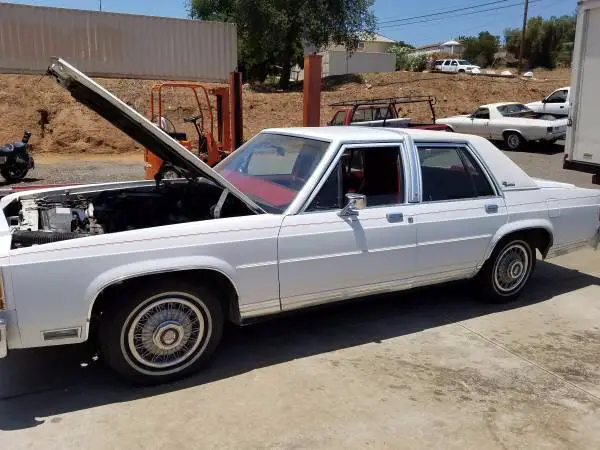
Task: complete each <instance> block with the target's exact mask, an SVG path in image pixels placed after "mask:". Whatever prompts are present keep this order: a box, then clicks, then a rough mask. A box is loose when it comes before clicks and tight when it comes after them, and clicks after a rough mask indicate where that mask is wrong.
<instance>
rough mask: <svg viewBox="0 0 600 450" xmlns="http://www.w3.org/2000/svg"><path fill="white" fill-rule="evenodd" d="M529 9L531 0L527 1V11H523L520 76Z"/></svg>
mask: <svg viewBox="0 0 600 450" xmlns="http://www.w3.org/2000/svg"><path fill="white" fill-rule="evenodd" d="M528 9H529V0H525V9H524V10H523V30H521V47H520V48H519V74H520V73H522V72H523V49H524V48H525V36H526V35H527V10H528Z"/></svg>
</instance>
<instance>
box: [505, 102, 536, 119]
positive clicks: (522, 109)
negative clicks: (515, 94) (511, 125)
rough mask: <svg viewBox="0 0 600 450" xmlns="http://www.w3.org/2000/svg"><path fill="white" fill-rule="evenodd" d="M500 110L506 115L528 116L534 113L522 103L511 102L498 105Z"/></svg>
mask: <svg viewBox="0 0 600 450" xmlns="http://www.w3.org/2000/svg"><path fill="white" fill-rule="evenodd" d="M498 112H499V113H500V114H502V115H503V116H504V117H508V116H510V117H515V116H517V117H521V116H528V115H530V114H532V113H533V111H532V110H531V109H529V108H528V107H527V106H525V105H522V104H520V103H511V104H510V105H502V106H498Z"/></svg>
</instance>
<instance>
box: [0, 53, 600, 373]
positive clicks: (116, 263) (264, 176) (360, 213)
mask: <svg viewBox="0 0 600 450" xmlns="http://www.w3.org/2000/svg"><path fill="white" fill-rule="evenodd" d="M50 72H51V73H52V74H54V76H55V77H56V78H57V79H58V81H59V82H60V83H61V85H63V86H64V87H65V88H66V89H68V90H69V91H70V92H71V94H72V95H73V97H75V98H76V99H77V100H79V101H80V102H82V103H84V104H86V105H88V106H89V107H90V108H91V109H93V110H95V111H96V112H98V113H99V114H100V115H101V116H103V117H104V118H106V119H107V120H109V121H110V122H112V123H113V124H114V125H116V126H117V127H118V128H120V129H121V130H123V131H125V132H126V133H127V134H129V135H130V136H131V137H133V138H135V139H137V140H138V141H139V142H140V143H142V144H143V145H144V146H146V147H148V148H149V149H150V150H151V151H153V152H154V153H155V154H156V155H157V156H159V157H160V158H162V159H165V160H167V161H169V162H171V163H172V164H173V165H174V166H176V167H178V168H179V170H180V171H181V173H182V174H183V175H184V176H185V178H182V179H174V180H173V179H169V180H158V181H156V182H154V181H152V182H148V181H137V182H129V183H109V184H100V185H88V186H79V187H70V188H53V189H43V190H38V191H34V192H21V193H18V194H11V195H9V196H6V197H4V198H3V199H2V200H0V207H1V208H2V210H3V212H4V214H2V215H0V230H1V231H0V266H1V272H0V273H1V276H2V280H1V283H0V286H1V287H2V288H3V289H1V290H0V292H1V294H2V296H1V297H0V349H1V351H0V356H2V357H5V356H7V354H9V353H12V351H14V350H17V349H22V348H31V347H47V346H51V345H58V344H75V343H80V342H84V341H86V340H91V339H93V340H98V343H99V347H100V349H101V354H102V356H103V357H104V358H105V359H106V361H107V362H108V364H109V365H110V366H112V367H113V368H114V369H115V370H116V371H117V372H119V373H120V374H122V375H123V376H125V377H127V378H129V379H131V380H134V381H136V382H143V383H158V382H166V381H168V380H172V379H176V378H180V377H182V376H184V375H186V374H188V373H190V372H191V371H193V370H195V369H197V368H199V367H200V366H201V365H202V364H204V363H205V362H206V361H207V360H208V358H209V357H210V356H211V354H212V353H213V351H214V350H215V349H216V347H217V345H218V343H219V340H220V338H221V334H222V331H223V326H224V323H225V322H226V321H231V322H233V323H236V324H244V323H247V322H248V321H249V320H251V319H254V318H256V317H259V316H267V315H273V314H278V313H281V312H284V311H290V310H294V309H299V308H305V307H308V306H311V305H317V304H322V303H330V302H336V301H340V300H345V299H349V298H353V297H360V296H364V295H368V294H376V293H382V292H390V291H399V290H403V289H408V288H413V287H416V286H423V285H431V284H436V283H441V282H445V281H450V280H458V279H468V278H475V279H476V280H477V282H478V283H479V284H478V285H479V287H480V290H479V292H478V294H477V296H478V298H480V299H482V300H485V301H492V302H504V301H509V300H512V299H514V298H515V297H516V296H518V295H519V294H520V293H521V292H522V290H523V288H524V287H525V285H526V283H527V281H528V280H529V278H530V276H531V273H532V271H533V269H534V267H535V263H536V250H539V252H540V253H541V255H542V256H543V257H550V256H552V255H556V254H563V253H566V252H569V251H573V250H576V249H578V248H581V247H583V246H586V245H588V244H592V245H594V244H597V242H598V239H599V236H600V234H599V231H598V227H599V225H600V221H599V217H598V214H599V211H600V190H590V189H580V188H577V187H575V186H573V185H570V184H564V183H557V182H552V181H543V180H537V179H533V178H530V177H529V176H528V175H527V174H525V173H524V172H523V171H522V170H521V169H520V168H519V167H518V166H517V165H515V164H514V163H513V162H512V161H511V160H510V159H509V158H507V157H506V156H505V155H504V154H503V153H502V152H500V151H499V150H498V149H497V148H496V147H494V146H493V145H492V144H491V143H489V142H488V141H487V140H485V139H482V138H479V137H476V136H469V135H462V134H456V133H440V132H435V131H428V130H414V129H396V128H388V129H381V128H362V127H324V128H290V129H272V130H265V131H263V132H261V133H259V134H258V135H257V136H255V137H254V138H252V139H251V140H250V141H248V142H247V143H246V144H244V145H243V146H242V147H241V148H240V149H239V150H237V151H236V152H234V153H233V154H232V155H231V156H229V157H228V158H227V159H225V160H224V161H222V162H221V163H220V164H219V165H218V166H217V167H216V168H215V169H211V168H209V167H208V166H207V165H206V164H204V163H203V162H202V161H201V160H200V159H198V158H197V157H195V156H194V155H193V154H192V153H191V152H189V151H187V150H186V149H185V148H184V147H183V146H181V145H180V144H179V143H177V142H176V141H174V140H173V139H172V138H170V137H169V136H168V135H167V134H166V133H164V132H163V131H162V130H160V129H159V128H158V127H156V126H154V125H153V124H152V123H151V122H150V121H148V120H147V119H145V118H144V117H143V116H141V115H140V114H138V113H137V112H136V111H134V110H133V109H132V108H130V107H128V106H127V105H126V104H125V103H123V102H121V101H120V100H118V99H117V98H116V97H114V96H112V95H111V94H109V93H108V92H107V91H106V90H104V89H103V88H102V87H101V86H99V85H98V84H96V83H95V82H93V81H92V80H90V79H89V78H87V77H86V76H84V75H83V74H82V73H81V72H79V71H77V70H76V69H75V68H73V67H72V66H69V65H68V64H67V63H66V62H64V61H62V60H56V61H55V62H54V63H53V64H52V65H51V67H50Z"/></svg>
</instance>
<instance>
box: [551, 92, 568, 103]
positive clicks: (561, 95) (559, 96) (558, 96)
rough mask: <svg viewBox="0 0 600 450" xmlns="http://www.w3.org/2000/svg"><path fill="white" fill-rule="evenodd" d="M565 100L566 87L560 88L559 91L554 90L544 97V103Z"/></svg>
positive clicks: (562, 101)
mask: <svg viewBox="0 0 600 450" xmlns="http://www.w3.org/2000/svg"><path fill="white" fill-rule="evenodd" d="M566 101H567V91H566V89H562V90H560V91H556V92H554V93H552V94H551V95H550V97H548V98H547V99H546V103H565V102H566Z"/></svg>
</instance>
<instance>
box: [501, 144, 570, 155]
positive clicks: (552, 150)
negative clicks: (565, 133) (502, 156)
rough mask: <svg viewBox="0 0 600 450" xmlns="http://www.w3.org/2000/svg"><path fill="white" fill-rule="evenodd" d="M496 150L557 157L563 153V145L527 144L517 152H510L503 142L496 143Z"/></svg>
mask: <svg viewBox="0 0 600 450" xmlns="http://www.w3.org/2000/svg"><path fill="white" fill-rule="evenodd" d="M496 145H497V146H498V148H500V149H501V150H504V151H506V152H519V153H537V154H542V155H558V154H559V153H564V152H565V144H564V143H563V144H558V143H552V144H550V143H548V142H527V143H525V144H523V146H522V147H521V148H520V149H519V150H510V149H509V148H508V147H507V146H506V144H504V143H503V142H498V143H496Z"/></svg>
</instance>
